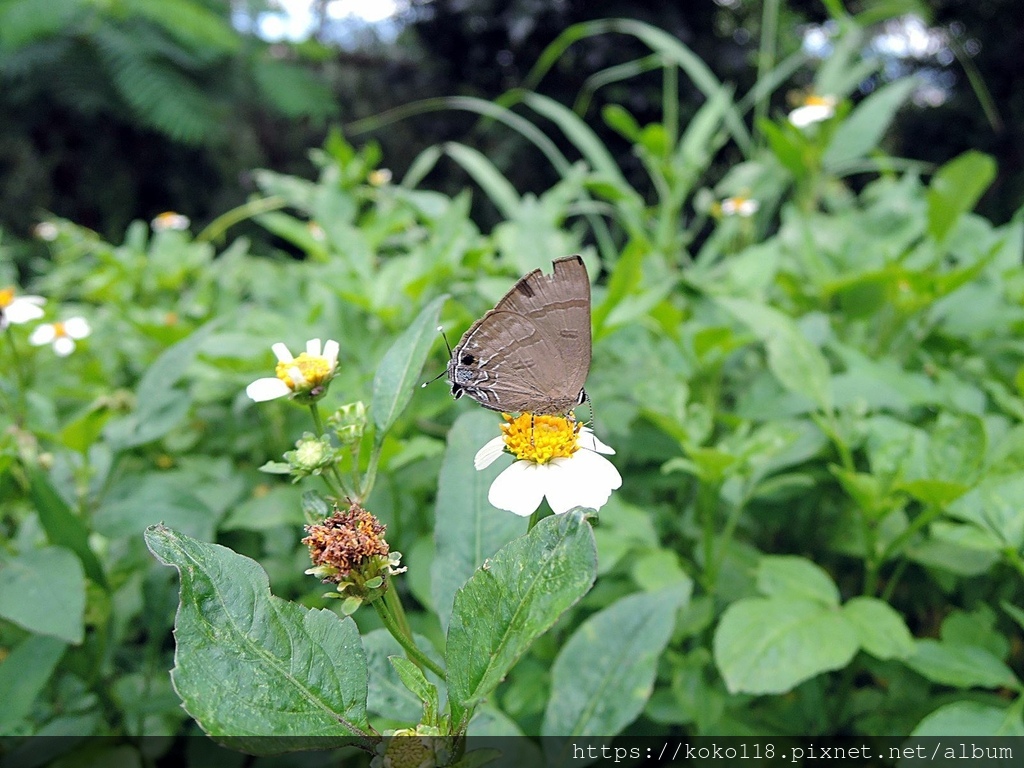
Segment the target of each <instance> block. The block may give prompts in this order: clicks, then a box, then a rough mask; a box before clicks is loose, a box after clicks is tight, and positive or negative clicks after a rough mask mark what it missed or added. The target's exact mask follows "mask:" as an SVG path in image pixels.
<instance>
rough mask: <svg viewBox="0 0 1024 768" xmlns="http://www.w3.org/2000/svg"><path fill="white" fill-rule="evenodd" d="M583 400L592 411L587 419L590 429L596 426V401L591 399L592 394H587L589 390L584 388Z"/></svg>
mask: <svg viewBox="0 0 1024 768" xmlns="http://www.w3.org/2000/svg"><path fill="white" fill-rule="evenodd" d="M583 401H584V402H585V403H586V404H587V410H589V411H590V418H589V419H587V426H588V427H590V429H593V428H594V401H593V400H591V399H590V395H588V394H587V390H585V389H584V390H583Z"/></svg>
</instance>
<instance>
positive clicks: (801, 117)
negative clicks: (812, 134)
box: [789, 94, 836, 128]
mask: <svg viewBox="0 0 1024 768" xmlns="http://www.w3.org/2000/svg"><path fill="white" fill-rule="evenodd" d="M835 113H836V97H835V96H816V95H814V94H811V95H810V96H808V97H807V98H805V99H804V102H803V104H801V105H800V106H799V107H797V108H796V109H794V110H793V111H792V112H790V113H789V122H791V123H792V124H793V125H795V126H796V127H797V128H804V127H806V126H808V125H813V124H814V123H820V122H822V121H823V120H828V119H829V118H830V117H832V115H834V114H835Z"/></svg>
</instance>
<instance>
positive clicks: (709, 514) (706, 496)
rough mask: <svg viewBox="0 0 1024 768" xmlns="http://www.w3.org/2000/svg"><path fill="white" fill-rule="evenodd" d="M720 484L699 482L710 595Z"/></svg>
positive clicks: (705, 575) (698, 507) (713, 572)
mask: <svg viewBox="0 0 1024 768" xmlns="http://www.w3.org/2000/svg"><path fill="white" fill-rule="evenodd" d="M717 491H718V484H717V483H708V482H705V481H699V484H698V486H697V514H698V516H699V517H700V522H701V528H702V531H703V533H702V538H703V542H702V543H703V546H704V581H705V583H704V587H705V588H706V589H707V591H708V594H714V592H715V581H716V568H715V506H716V505H715V499H716V498H717V496H718V492H717Z"/></svg>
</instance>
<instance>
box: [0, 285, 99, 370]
mask: <svg viewBox="0 0 1024 768" xmlns="http://www.w3.org/2000/svg"><path fill="white" fill-rule="evenodd" d="M44 304H46V299H44V298H43V297H42V296H31V295H21V296H19V295H18V294H17V293H16V292H15V290H14V288H3V289H0V330H5V329H6V328H7V327H8V326H9V325H21V324H23V323H30V322H32V321H33V320H38V319H39V318H41V317H42V316H43V305H44ZM91 331H92V329H91V328H90V327H89V323H88V322H87V321H86V319H85V318H84V317H70V318H68V319H67V320H63V321H61V322H57V323H42V324H41V325H38V326H36V328H35V329H33V331H32V334H31V335H30V336H29V337H28V341H29V343H30V344H32V345H33V346H37V347H39V346H42V345H44V344H52V345H53V351H54V352H55V353H56V354H57V355H59V356H60V357H67V356H68V355H70V354H71V353H72V352H74V351H75V346H76V345H75V342H76V341H81V340H82V339H84V338H85V337H86V336H88V335H89V333H90V332H91Z"/></svg>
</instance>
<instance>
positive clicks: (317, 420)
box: [309, 401, 352, 498]
mask: <svg viewBox="0 0 1024 768" xmlns="http://www.w3.org/2000/svg"><path fill="white" fill-rule="evenodd" d="M309 412H310V414H312V416H313V429H314V430H315V431H316V436H317V437H323V436H324V420H323V417H321V416H320V406H319V405H317V403H316V401H314V402H312V403H310V404H309ZM331 475H332V476H333V477H334V480H335V482H336V483H337V487H334V484H333V483H331V482H330V480H328V478H327V476H326V475H323V478H324V482H325V483H327V486H328V487H329V488H330V489H331V492H332V493H333V494H334V495H336V496H345V497H349V498H350V497H351V496H352V492H351V490H350V488H349V485H348V483H346V482H345V478H344V477H343V476H342V474H341V471H340V470H339V469H338V464H337V462H335V463H333V464H331Z"/></svg>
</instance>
